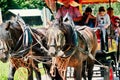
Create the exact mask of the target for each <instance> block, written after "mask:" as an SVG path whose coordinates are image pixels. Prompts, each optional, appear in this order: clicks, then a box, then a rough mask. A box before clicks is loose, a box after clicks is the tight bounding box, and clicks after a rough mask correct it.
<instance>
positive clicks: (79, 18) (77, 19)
mask: <svg viewBox="0 0 120 80" xmlns="http://www.w3.org/2000/svg"><path fill="white" fill-rule="evenodd" d="M80 20H82V16H80V17H76V18H73V21H75V22H78V21H80Z"/></svg>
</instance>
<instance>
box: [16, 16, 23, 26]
mask: <svg viewBox="0 0 120 80" xmlns="http://www.w3.org/2000/svg"><path fill="white" fill-rule="evenodd" d="M16 21H20V22H22V24H23V25H25V21H24V20H23V19H22V18H21V17H20V15H19V14H18V15H17V16H16Z"/></svg>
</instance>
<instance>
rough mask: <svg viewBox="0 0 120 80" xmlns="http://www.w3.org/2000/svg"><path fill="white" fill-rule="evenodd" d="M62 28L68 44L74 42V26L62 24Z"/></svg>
mask: <svg viewBox="0 0 120 80" xmlns="http://www.w3.org/2000/svg"><path fill="white" fill-rule="evenodd" d="M60 30H61V31H62V32H63V33H64V35H65V39H66V44H70V43H71V42H72V35H73V29H72V26H70V25H68V24H63V25H61V26H60Z"/></svg>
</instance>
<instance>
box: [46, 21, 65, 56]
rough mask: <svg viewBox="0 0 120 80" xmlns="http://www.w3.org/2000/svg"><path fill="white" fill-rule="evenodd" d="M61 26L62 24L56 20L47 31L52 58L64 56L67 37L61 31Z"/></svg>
mask: <svg viewBox="0 0 120 80" xmlns="http://www.w3.org/2000/svg"><path fill="white" fill-rule="evenodd" d="M61 24H62V22H60V21H58V20H55V21H54V22H53V24H52V25H51V26H50V27H49V29H48V30H47V39H48V43H47V45H48V48H49V49H48V52H49V54H50V55H51V56H61V55H63V52H62V48H63V46H64V45H65V36H64V32H63V31H61V29H60V26H61Z"/></svg>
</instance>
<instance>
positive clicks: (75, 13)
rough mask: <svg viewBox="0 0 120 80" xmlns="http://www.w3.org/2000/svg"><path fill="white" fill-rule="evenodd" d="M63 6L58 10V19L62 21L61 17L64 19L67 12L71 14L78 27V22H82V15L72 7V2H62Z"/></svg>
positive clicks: (64, 0)
mask: <svg viewBox="0 0 120 80" xmlns="http://www.w3.org/2000/svg"><path fill="white" fill-rule="evenodd" d="M62 2H63V6H62V7H61V8H59V9H58V12H57V14H56V19H60V17H64V16H65V15H66V13H67V12H69V14H70V16H71V17H72V19H73V21H74V23H75V24H76V25H78V22H79V21H80V20H81V14H80V11H79V10H78V8H76V7H73V6H71V5H70V0H62Z"/></svg>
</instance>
